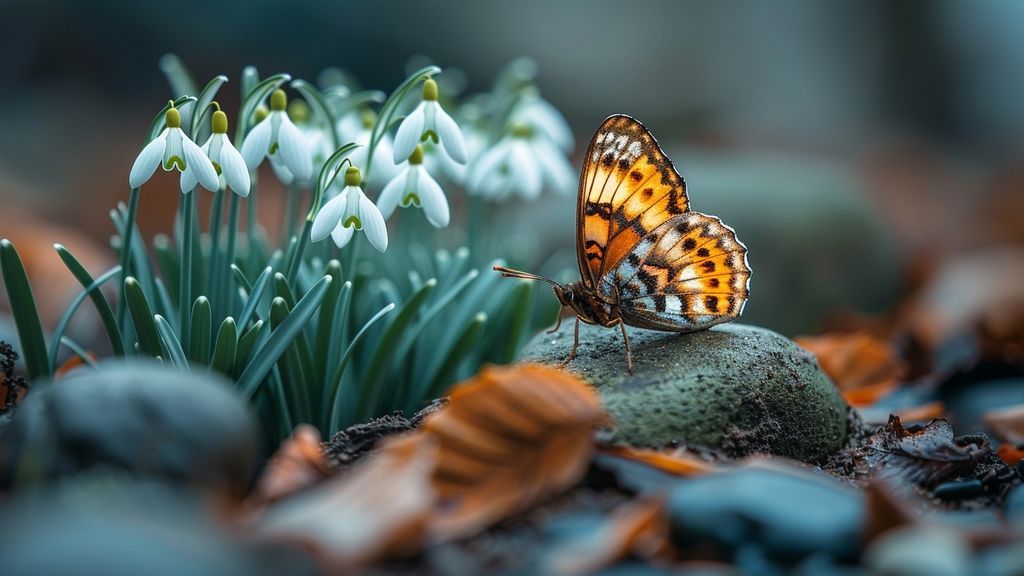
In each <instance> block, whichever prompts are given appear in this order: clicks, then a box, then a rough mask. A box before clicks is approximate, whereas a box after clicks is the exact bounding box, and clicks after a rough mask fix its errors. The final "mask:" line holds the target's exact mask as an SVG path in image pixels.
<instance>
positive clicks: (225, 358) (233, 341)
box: [210, 316, 238, 376]
mask: <svg viewBox="0 0 1024 576" xmlns="http://www.w3.org/2000/svg"><path fill="white" fill-rule="evenodd" d="M237 353H238V326H236V325H235V319H234V318H232V317H230V316H228V317H227V318H225V319H224V321H223V322H221V323H220V329H219V330H217V344H216V345H215V346H214V347H213V360H212V361H211V362H210V367H211V368H213V369H214V370H216V371H218V372H222V373H224V374H227V375H228V376H231V370H232V369H233V368H234V367H235V356H236V355H237Z"/></svg>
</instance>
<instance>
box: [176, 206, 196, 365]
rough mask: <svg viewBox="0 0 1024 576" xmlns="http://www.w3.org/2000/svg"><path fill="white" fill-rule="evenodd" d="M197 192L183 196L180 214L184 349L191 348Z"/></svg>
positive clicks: (180, 309) (181, 303) (180, 327)
mask: <svg viewBox="0 0 1024 576" xmlns="http://www.w3.org/2000/svg"><path fill="white" fill-rule="evenodd" d="M195 196H196V191H195V189H193V190H192V191H191V192H189V193H187V194H182V195H181V200H180V202H179V206H178V212H179V214H180V215H181V246H180V247H179V248H180V250H181V265H180V266H179V270H180V272H179V275H178V278H179V283H178V317H179V318H180V319H181V322H180V324H178V327H179V329H180V330H181V339H182V342H181V345H182V348H185V349H188V348H189V331H188V330H186V329H185V328H186V326H188V324H189V314H190V313H191V311H192V235H193V227H194V226H195V222H194V220H195V215H196V214H195V213H196V210H195V208H196V204H195Z"/></svg>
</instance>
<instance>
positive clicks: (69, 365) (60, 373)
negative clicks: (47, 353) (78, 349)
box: [53, 352, 98, 380]
mask: <svg viewBox="0 0 1024 576" xmlns="http://www.w3.org/2000/svg"><path fill="white" fill-rule="evenodd" d="M87 354H88V356H89V358H90V359H91V360H92V361H94V362H95V361H97V360H98V358H96V355H95V354H93V353H92V352H87ZM84 365H85V360H82V358H81V357H80V356H78V355H77V354H75V355H73V356H71V357H69V358H68V359H67V360H65V361H64V363H63V364H61V365H60V366H58V367H57V370H56V371H54V373H53V379H54V380H60V379H61V378H63V377H64V375H65V374H67V373H68V372H71V371H72V370H74V369H75V368H78V367H79V366H84Z"/></svg>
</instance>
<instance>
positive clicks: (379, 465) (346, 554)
mask: <svg viewBox="0 0 1024 576" xmlns="http://www.w3.org/2000/svg"><path fill="white" fill-rule="evenodd" d="M436 461H437V453H436V450H435V449H434V447H433V446H432V445H431V444H430V439H428V438H418V439H415V440H413V439H411V438H398V439H395V440H392V441H390V442H388V443H386V444H385V446H384V447H382V448H381V450H380V451H379V452H378V453H376V454H374V455H371V456H369V457H368V460H367V461H366V462H364V463H361V464H360V465H359V466H356V467H354V468H353V469H352V471H351V472H350V473H348V474H344V475H338V476H335V477H333V478H331V479H329V480H327V481H325V482H322V483H321V484H319V485H318V486H315V487H313V488H310V489H309V490H306V491H304V492H302V493H299V494H296V495H294V496H292V497H290V498H287V499H285V500H282V501H280V502H278V503H276V504H273V505H271V506H270V507H269V508H268V509H267V511H266V513H265V514H264V515H263V517H262V518H260V519H259V521H258V522H257V525H256V530H257V533H258V534H260V535H262V536H264V537H268V538H272V539H274V540H283V541H288V542H295V543H297V544H300V545H302V546H304V547H307V548H309V549H311V550H313V551H314V553H315V554H316V555H317V556H318V557H319V558H320V559H321V560H322V562H323V563H324V564H325V565H327V566H331V567H333V568H337V569H338V570H339V571H343V570H344V569H346V568H351V567H353V566H361V565H365V564H367V563H369V562H373V561H375V560H378V559H381V558H383V557H385V556H389V555H394V554H408V553H410V552H413V551H415V550H417V549H418V548H419V547H420V546H421V545H422V543H423V536H424V534H425V529H426V525H427V520H428V518H429V517H430V515H431V512H432V510H433V507H434V504H435V502H436V495H435V493H434V491H433V489H432V488H431V480H430V478H431V475H432V474H433V471H434V466H435V463H436Z"/></svg>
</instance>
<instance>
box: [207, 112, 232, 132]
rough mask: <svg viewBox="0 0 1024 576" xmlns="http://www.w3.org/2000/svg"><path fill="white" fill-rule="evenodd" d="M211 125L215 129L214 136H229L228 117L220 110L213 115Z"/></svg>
mask: <svg viewBox="0 0 1024 576" xmlns="http://www.w3.org/2000/svg"><path fill="white" fill-rule="evenodd" d="M210 125H211V127H212V128H213V133H214V134H227V133H228V115H227V114H225V113H224V112H222V111H220V110H217V111H216V112H214V113H213V118H211V119H210Z"/></svg>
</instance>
